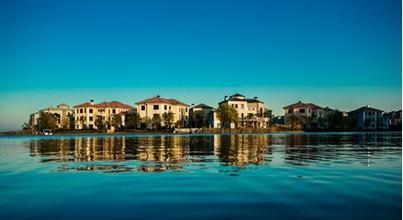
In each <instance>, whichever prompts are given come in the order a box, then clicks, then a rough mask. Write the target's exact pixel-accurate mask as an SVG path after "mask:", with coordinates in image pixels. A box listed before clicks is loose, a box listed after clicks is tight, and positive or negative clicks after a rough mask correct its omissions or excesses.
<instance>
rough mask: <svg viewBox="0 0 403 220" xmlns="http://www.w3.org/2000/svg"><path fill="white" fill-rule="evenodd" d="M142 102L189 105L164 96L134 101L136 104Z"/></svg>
mask: <svg viewBox="0 0 403 220" xmlns="http://www.w3.org/2000/svg"><path fill="white" fill-rule="evenodd" d="M144 103H167V104H171V105H184V106H189V105H188V104H185V103H183V102H181V101H178V100H176V99H166V98H161V97H159V96H155V97H152V98H148V99H144V100H142V101H139V102H136V104H137V105H138V104H144Z"/></svg>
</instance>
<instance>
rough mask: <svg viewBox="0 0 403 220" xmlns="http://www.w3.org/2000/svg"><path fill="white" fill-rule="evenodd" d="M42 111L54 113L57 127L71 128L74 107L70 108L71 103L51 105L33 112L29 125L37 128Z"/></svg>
mask: <svg viewBox="0 0 403 220" xmlns="http://www.w3.org/2000/svg"><path fill="white" fill-rule="evenodd" d="M41 113H49V114H52V115H53V116H54V117H55V119H56V126H57V128H69V127H70V126H71V125H72V124H73V120H74V116H73V115H74V111H73V109H72V108H70V106H69V105H67V104H64V103H62V104H59V105H57V106H56V107H49V108H45V109H42V110H39V111H38V112H35V113H32V114H31V115H30V117H29V126H30V128H31V129H36V128H37V126H38V124H39V120H40V117H41Z"/></svg>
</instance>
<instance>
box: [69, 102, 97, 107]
mask: <svg viewBox="0 0 403 220" xmlns="http://www.w3.org/2000/svg"><path fill="white" fill-rule="evenodd" d="M91 106H94V105H93V104H91V102H85V103H81V104H78V105H76V106H74V108H80V107H91Z"/></svg>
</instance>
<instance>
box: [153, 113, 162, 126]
mask: <svg viewBox="0 0 403 220" xmlns="http://www.w3.org/2000/svg"><path fill="white" fill-rule="evenodd" d="M151 122H152V124H153V128H160V127H161V116H160V115H159V114H154V116H153V118H152V119H151Z"/></svg>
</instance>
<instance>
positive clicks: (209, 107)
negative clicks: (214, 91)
mask: <svg viewBox="0 0 403 220" xmlns="http://www.w3.org/2000/svg"><path fill="white" fill-rule="evenodd" d="M192 108H208V109H214V108H213V107H211V106H208V105H206V104H203V103H200V104H198V105H195V106H193V107H192Z"/></svg>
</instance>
